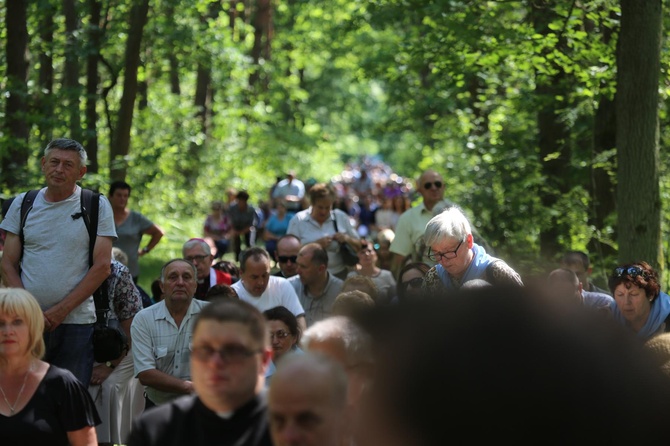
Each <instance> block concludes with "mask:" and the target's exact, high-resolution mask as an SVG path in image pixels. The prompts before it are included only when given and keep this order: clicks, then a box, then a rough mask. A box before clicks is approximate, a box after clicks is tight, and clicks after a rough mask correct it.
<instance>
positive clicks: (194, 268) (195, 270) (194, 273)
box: [161, 259, 198, 283]
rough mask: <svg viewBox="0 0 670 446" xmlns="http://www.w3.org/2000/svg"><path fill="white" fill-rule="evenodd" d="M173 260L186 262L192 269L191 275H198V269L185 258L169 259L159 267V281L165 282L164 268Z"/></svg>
mask: <svg viewBox="0 0 670 446" xmlns="http://www.w3.org/2000/svg"><path fill="white" fill-rule="evenodd" d="M174 262H184V263H186V264H187V265H188V266H190V267H191V269H192V270H193V277H198V269H197V268H196V267H195V265H194V264H193V263H191V262H189V261H188V260H186V259H172V260H169V261H168V262H167V263H166V264H165V265H163V268H161V283H165V270H166V268H167V267H168V266H170V265H171V264H173V263H174Z"/></svg>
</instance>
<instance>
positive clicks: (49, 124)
mask: <svg viewBox="0 0 670 446" xmlns="http://www.w3.org/2000/svg"><path fill="white" fill-rule="evenodd" d="M57 11H58V8H57V6H56V5H55V3H54V1H53V0H44V1H42V2H41V3H40V7H39V9H38V14H39V36H40V42H39V43H40V46H39V56H38V60H39V75H38V76H39V77H38V81H37V85H38V87H39V88H37V90H36V91H35V93H34V97H35V106H34V110H35V112H36V113H37V115H38V121H37V126H38V129H39V134H40V137H41V141H40V146H41V147H44V146H46V145H47V143H48V142H49V141H50V140H51V139H52V137H53V130H52V129H53V121H54V102H55V98H54V94H53V88H54V66H53V53H54V32H55V31H56V24H55V22H54V17H55V16H56V12H57Z"/></svg>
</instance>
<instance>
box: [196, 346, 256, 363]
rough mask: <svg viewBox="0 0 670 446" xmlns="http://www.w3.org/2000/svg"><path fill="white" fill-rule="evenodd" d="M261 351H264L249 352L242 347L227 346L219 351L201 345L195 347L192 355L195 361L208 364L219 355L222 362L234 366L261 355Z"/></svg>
mask: <svg viewBox="0 0 670 446" xmlns="http://www.w3.org/2000/svg"><path fill="white" fill-rule="evenodd" d="M261 351H262V350H249V349H248V348H246V347H244V346H242V345H226V346H225V347H223V348H221V349H218V350H217V349H215V348H212V347H210V346H208V345H201V346H198V347H193V350H192V351H191V354H192V355H193V357H194V358H195V359H197V360H198V361H201V362H207V361H209V360H211V359H212V358H213V357H214V355H219V358H221V360H222V361H225V362H227V363H229V364H233V363H239V362H242V361H244V360H245V359H247V358H248V357H250V356H253V355H255V354H256V353H260V352H261Z"/></svg>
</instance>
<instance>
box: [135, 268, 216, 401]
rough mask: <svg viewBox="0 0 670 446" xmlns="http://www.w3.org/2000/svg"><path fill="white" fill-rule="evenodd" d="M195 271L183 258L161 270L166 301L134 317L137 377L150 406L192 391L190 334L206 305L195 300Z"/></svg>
mask: <svg viewBox="0 0 670 446" xmlns="http://www.w3.org/2000/svg"><path fill="white" fill-rule="evenodd" d="M196 274H197V272H196V269H195V266H193V264H191V263H189V262H188V261H186V260H184V259H174V260H170V261H169V262H167V263H166V264H165V265H164V266H163V269H162V271H161V290H162V291H163V300H161V301H160V302H158V303H157V304H155V305H152V306H150V307H148V308H145V309H144V310H142V311H140V312H139V313H137V314H136V315H135V319H133V324H132V325H131V327H130V336H131V338H132V341H133V348H132V351H133V362H134V365H135V376H136V377H137V378H138V379H139V380H140V382H141V383H142V385H144V386H145V387H146V403H147V407H152V406H156V405H159V404H163V403H165V402H167V401H170V400H172V399H174V398H176V397H178V396H179V395H185V394H189V393H192V392H193V384H192V382H191V367H190V365H189V360H190V358H191V350H190V348H191V333H192V332H193V325H194V322H195V317H196V316H197V315H198V313H200V310H201V309H202V307H204V306H205V305H207V302H204V301H202V300H197V299H194V298H193V293H195V289H196V286H197V282H196Z"/></svg>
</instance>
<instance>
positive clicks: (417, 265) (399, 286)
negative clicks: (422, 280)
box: [396, 262, 430, 296]
mask: <svg viewBox="0 0 670 446" xmlns="http://www.w3.org/2000/svg"><path fill="white" fill-rule="evenodd" d="M413 269H415V270H417V271H419V272H421V276H425V275H426V274H427V273H428V271H430V266H428V265H427V264H425V263H422V262H412V263H408V264H407V265H405V266H403V267H402V269H401V270H400V273H398V281H397V283H396V290H397V293H398V296H400V295H402V294H403V293H404V292H405V287H404V285H403V283H402V276H403V275H404V274H405V273H406V272H407V271H411V270H413Z"/></svg>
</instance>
